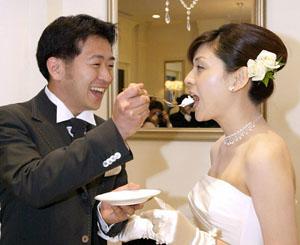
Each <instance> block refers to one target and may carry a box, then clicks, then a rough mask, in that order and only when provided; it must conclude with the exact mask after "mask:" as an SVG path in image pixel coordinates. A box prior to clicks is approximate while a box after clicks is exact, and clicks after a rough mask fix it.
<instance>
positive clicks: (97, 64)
mask: <svg viewBox="0 0 300 245" xmlns="http://www.w3.org/2000/svg"><path fill="white" fill-rule="evenodd" d="M92 65H93V66H96V67H98V66H100V63H94V64H92Z"/></svg>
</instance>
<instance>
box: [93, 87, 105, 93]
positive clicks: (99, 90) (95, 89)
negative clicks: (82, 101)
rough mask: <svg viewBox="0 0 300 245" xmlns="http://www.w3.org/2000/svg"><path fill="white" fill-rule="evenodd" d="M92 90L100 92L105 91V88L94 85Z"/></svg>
mask: <svg viewBox="0 0 300 245" xmlns="http://www.w3.org/2000/svg"><path fill="white" fill-rule="evenodd" d="M91 90H92V91H95V92H99V93H104V91H105V89H104V88H98V87H92V88H91Z"/></svg>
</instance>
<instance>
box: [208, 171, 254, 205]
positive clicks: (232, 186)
mask: <svg viewBox="0 0 300 245" xmlns="http://www.w3.org/2000/svg"><path fill="white" fill-rule="evenodd" d="M205 176H206V177H207V178H208V179H211V180H214V181H218V182H219V183H224V184H225V185H227V186H228V187H230V188H231V189H233V190H234V191H235V192H238V193H240V194H242V195H243V196H245V197H246V198H248V199H250V200H252V198H251V196H249V195H247V194H245V193H244V192H242V191H241V190H239V189H238V188H237V187H235V186H234V185H232V184H230V183H229V182H227V181H225V180H222V179H219V178H216V177H213V176H211V175H209V174H206V175H205Z"/></svg>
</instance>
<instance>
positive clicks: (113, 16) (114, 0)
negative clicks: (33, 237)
mask: <svg viewBox="0 0 300 245" xmlns="http://www.w3.org/2000/svg"><path fill="white" fill-rule="evenodd" d="M264 17H265V0H255V24H257V25H260V26H265V18H264ZM107 21H109V22H112V23H118V0H107ZM113 52H114V54H115V57H116V62H117V61H118V41H116V43H115V45H114V47H113ZM114 78H115V79H114V81H113V83H112V84H111V86H110V88H109V90H108V94H107V97H108V98H107V103H108V116H109V117H111V114H112V107H113V101H114V100H115V98H116V95H117V86H116V85H117V84H116V81H117V66H115V68H114ZM261 110H262V114H263V116H264V118H265V119H267V118H266V103H263V104H262V105H261ZM221 135H223V131H222V129H221V128H155V129H140V130H139V131H138V132H137V133H136V134H135V135H134V136H132V137H130V140H131V139H137V140H187V141H191V140H202V141H214V140H216V139H218V138H219V137H220V136H221Z"/></svg>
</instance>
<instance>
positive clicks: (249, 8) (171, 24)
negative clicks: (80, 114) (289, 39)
mask: <svg viewBox="0 0 300 245" xmlns="http://www.w3.org/2000/svg"><path fill="white" fill-rule="evenodd" d="M107 1H108V19H109V21H112V22H114V23H117V25H118V42H117V45H116V47H115V55H116V58H117V65H116V68H115V81H114V84H113V85H112V87H111V91H110V95H109V100H110V103H112V101H113V100H114V98H115V96H116V94H117V93H118V92H120V91H121V90H122V89H123V88H124V87H127V86H128V84H129V83H131V82H143V83H144V84H145V88H146V89H147V90H148V92H149V94H150V95H151V100H153V101H158V103H156V102H155V103H153V104H161V105H162V106H163V114H162V113H161V112H160V111H159V112H157V111H156V112H155V116H156V118H160V119H162V118H164V116H165V113H167V116H168V118H169V119H170V117H171V115H172V114H175V113H178V111H179V108H178V106H172V107H171V106H168V104H167V102H166V101H168V102H171V103H173V104H175V103H178V101H180V99H182V98H184V96H185V86H184V83H183V80H184V77H185V76H186V75H187V74H188V72H189V71H190V69H191V64H189V62H188V60H187V58H186V52H187V47H188V46H189V44H190V43H191V42H192V41H193V40H194V39H195V38H196V37H197V36H198V35H200V34H201V33H202V32H204V31H206V30H211V29H214V28H217V27H219V26H220V25H222V24H225V23H230V22H234V23H239V22H248V23H256V24H258V25H263V24H264V23H263V12H264V0H236V1H235V0H222V1H219V0H199V1H197V3H196V4H195V5H194V7H193V8H192V9H191V10H190V11H187V10H186V8H185V7H184V5H183V4H182V2H185V5H186V6H187V7H188V6H189V5H190V4H191V3H192V1H191V0H184V1H180V0H138V1H136V0H107ZM167 22H168V23H167ZM161 105H158V107H161ZM156 106H157V105H156ZM172 120H173V119H172ZM173 122H174V120H173ZM171 124H172V123H171ZM174 124H175V123H174ZM149 125H151V124H150V123H149ZM189 125H190V124H189ZM189 125H188V126H186V125H185V126H180V125H179V126H176V125H175V127H174V125H173V127H170V124H168V123H164V124H161V125H160V127H155V126H154V127H153V125H151V126H150V127H146V126H145V127H143V128H142V129H141V130H139V132H138V133H136V134H135V136H133V138H134V139H160V140H161V139H168V140H199V139H201V140H214V139H216V138H218V137H219V136H220V135H221V134H222V130H221V129H220V128H219V127H218V125H217V124H216V123H215V122H214V121H212V122H205V123H199V124H197V122H195V124H191V125H192V126H189Z"/></svg>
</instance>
